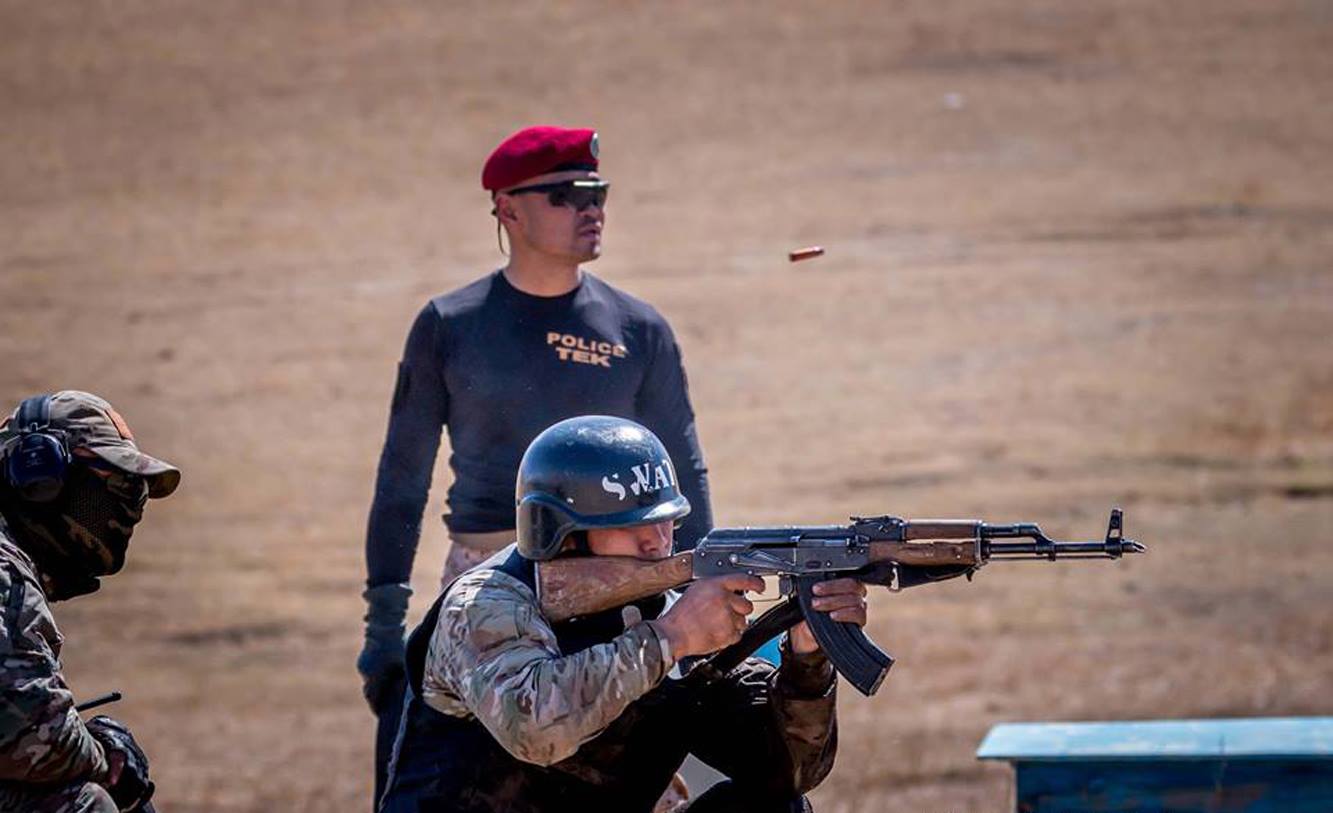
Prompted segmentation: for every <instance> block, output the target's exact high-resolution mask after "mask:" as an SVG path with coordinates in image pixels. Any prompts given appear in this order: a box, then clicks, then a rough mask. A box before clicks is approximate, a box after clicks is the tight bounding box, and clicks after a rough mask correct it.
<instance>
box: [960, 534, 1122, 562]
mask: <svg viewBox="0 0 1333 813" xmlns="http://www.w3.org/2000/svg"><path fill="white" fill-rule="evenodd" d="M981 546H982V548H981V550H982V555H983V557H985V558H987V559H1119V558H1120V557H1121V556H1123V555H1124V554H1126V553H1144V552H1146V551H1147V548H1145V547H1144V546H1143V545H1141V544H1139V543H1138V542H1135V541H1134V540H1132V539H1114V540H1100V541H1097V542H1055V541H1052V540H1049V539H1044V538H1043V539H1034V540H1031V541H1028V542H993V541H990V540H983V541H982V543H981Z"/></svg>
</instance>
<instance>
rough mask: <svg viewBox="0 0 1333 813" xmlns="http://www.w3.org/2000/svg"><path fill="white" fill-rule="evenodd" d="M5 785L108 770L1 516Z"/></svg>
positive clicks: (32, 578)
mask: <svg viewBox="0 0 1333 813" xmlns="http://www.w3.org/2000/svg"><path fill="white" fill-rule="evenodd" d="M0 612H3V614H4V615H3V619H2V621H0V790H2V789H3V788H4V787H5V786H6V785H9V786H11V787H12V786H13V785H19V784H22V785H48V784H49V785H60V784H66V783H70V782H79V781H87V780H97V779H98V778H100V777H102V776H103V775H104V774H105V773H106V770H107V762H106V754H105V752H104V751H103V750H102V746H101V745H100V744H99V743H98V742H97V741H96V740H95V739H93V736H92V735H91V734H89V733H88V729H87V728H86V727H85V726H84V725H83V721H82V720H81V719H80V718H79V714H78V712H76V711H75V710H74V695H73V694H72V693H71V692H70V690H69V687H68V686H66V685H65V680H64V678H63V677H62V676H61V674H60V644H61V641H62V640H63V639H62V637H61V635H60V631H59V630H58V629H56V623H55V619H54V618H53V617H52V616H51V608H50V607H49V606H48V605H47V603H46V594H45V593H44V592H43V591H42V587H41V582H40V580H39V579H38V577H37V571H36V569H35V568H34V566H33V563H32V560H31V559H30V558H28V555H27V554H25V553H24V552H23V551H22V550H20V549H19V547H18V546H17V545H16V544H14V541H13V539H12V538H11V537H10V536H9V535H8V529H7V528H6V527H5V524H4V520H3V519H0Z"/></svg>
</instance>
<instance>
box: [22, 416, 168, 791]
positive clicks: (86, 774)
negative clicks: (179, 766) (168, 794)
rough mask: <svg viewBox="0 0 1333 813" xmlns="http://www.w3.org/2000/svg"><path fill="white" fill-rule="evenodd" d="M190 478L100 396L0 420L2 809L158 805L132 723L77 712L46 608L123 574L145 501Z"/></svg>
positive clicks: (58, 640)
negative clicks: (143, 441)
mask: <svg viewBox="0 0 1333 813" xmlns="http://www.w3.org/2000/svg"><path fill="white" fill-rule="evenodd" d="M180 477H181V473H180V470H179V469H177V468H176V467H175V466H173V465H171V464H170V463H167V462H165V461H163V460H160V459H158V458H156V457H152V456H150V455H147V454H144V453H143V452H142V451H140V450H139V448H138V446H137V445H136V444H135V442H134V435H133V434H132V433H131V432H130V428H129V426H128V425H126V423H125V420H124V419H123V418H121V416H120V414H119V413H117V412H116V410H115V409H113V408H112V407H111V405H110V404H109V403H107V402H106V401H105V400H103V399H102V398H99V397H98V396H96V395H92V394H90V393H86V392H78V391H75V390H65V391H62V392H57V393H55V394H54V395H39V396H35V397H33V398H28V399H26V400H25V401H23V402H22V404H20V405H19V407H18V409H16V410H15V411H14V413H13V414H12V415H10V416H9V418H8V419H6V420H5V421H4V423H3V424H0V613H3V616H2V617H0V810H6V811H8V810H16V811H17V810H23V811H42V812H43V813H57V812H58V813H67V812H68V813H88V812H95V813H107V812H108V811H117V810H119V811H131V810H139V811H145V810H151V805H150V803H149V799H150V798H151V797H152V794H153V783H152V782H151V781H150V780H149V778H148V760H147V758H146V757H145V756H144V753H143V751H142V750H141V749H140V748H139V746H138V744H137V743H136V742H135V740H134V737H133V736H132V735H131V734H130V732H129V729H128V728H126V727H125V726H124V724H122V723H120V722H118V721H116V720H114V719H112V718H110V717H106V716H102V715H99V716H97V717H94V718H93V719H91V720H89V721H88V722H87V723H85V722H84V721H83V720H82V718H80V717H79V714H78V712H77V710H76V709H75V707H74V697H73V694H72V693H71V691H70V689H69V686H68V685H67V684H66V683H65V679H64V677H63V675H62V674H61V670H60V649H61V644H62V642H63V640H64V639H63V637H62V636H61V634H60V631H59V630H58V629H57V628H56V624H55V618H54V617H53V616H52V614H51V607H50V602H54V601H63V600H65V599H68V598H73V597H75V596H80V595H85V594H87V593H91V592H93V591H95V590H97V589H98V587H99V586H100V578H101V577H103V576H109V575H112V574H114V573H116V572H118V571H119V570H120V569H121V568H122V567H123V566H124V564H125V554H126V551H127V549H128V547H129V542H130V536H131V534H132V533H133V530H134V526H135V525H137V524H138V522H139V520H140V519H141V518H142V517H143V510H144V506H145V504H146V503H147V501H148V500H149V498H161V497H166V496H168V495H170V494H171V493H172V492H173V491H175V490H176V487H177V486H178V485H179V484H180Z"/></svg>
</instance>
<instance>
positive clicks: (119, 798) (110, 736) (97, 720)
mask: <svg viewBox="0 0 1333 813" xmlns="http://www.w3.org/2000/svg"><path fill="white" fill-rule="evenodd" d="M86 725H87V726H88V733H90V734H92V735H93V738H94V739H96V740H97V741H98V742H100V743H101V744H102V747H103V748H104V749H106V752H107V757H108V758H110V756H111V754H112V753H113V752H114V753H118V754H122V755H123V756H124V757H125V767H124V769H122V770H121V772H120V778H119V779H117V780H116V784H114V785H111V786H109V787H107V792H108V793H110V794H111V799H112V800H113V801H114V802H115V803H116V807H117V808H119V809H120V810H122V811H132V810H142V809H143V807H144V805H146V804H148V800H149V799H151V798H153V791H154V790H156V788H155V787H154V786H153V782H152V780H151V779H149V778H148V756H147V755H146V754H144V752H143V749H142V748H140V747H139V743H137V742H135V741H134V735H133V734H131V733H130V730H129V729H128V728H126V726H125V724H124V723H122V722H120V721H119V720H116V719H114V718H111V717H107V716H106V715H105V714H99V715H97V716H96V717H94V718H93V719H91V720H89V721H88V722H87V724H86Z"/></svg>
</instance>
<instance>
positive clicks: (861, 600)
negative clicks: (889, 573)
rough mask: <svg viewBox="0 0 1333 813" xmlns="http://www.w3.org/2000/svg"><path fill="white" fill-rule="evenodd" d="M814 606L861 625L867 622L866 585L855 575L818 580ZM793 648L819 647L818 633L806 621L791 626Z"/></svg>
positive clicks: (808, 650) (808, 649) (811, 649)
mask: <svg viewBox="0 0 1333 813" xmlns="http://www.w3.org/2000/svg"><path fill="white" fill-rule="evenodd" d="M812 591H813V592H814V594H815V597H816V598H815V601H814V607H815V609H816V610H819V611H820V612H826V613H828V614H829V615H830V616H831V617H832V618H833V620H834V621H844V622H847V623H851V624H855V625H856V626H858V627H864V626H865V625H866V586H865V585H864V584H862V583H861V582H859V581H857V580H856V579H829V580H828V581H826V582H820V583H819V584H816V585H815V586H814V587H813V588H812ZM789 635H790V636H791V651H792V652H793V653H795V654H797V655H807V654H809V653H811V652H815V651H816V650H818V649H819V644H818V643H817V642H816V641H815V636H814V634H813V633H812V632H810V627H809V625H807V624H806V623H805V622H804V621H802V622H801V623H799V624H797V625H796V626H794V627H792V628H791V632H790V633H789Z"/></svg>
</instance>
